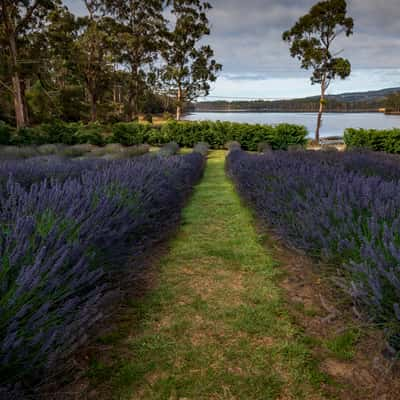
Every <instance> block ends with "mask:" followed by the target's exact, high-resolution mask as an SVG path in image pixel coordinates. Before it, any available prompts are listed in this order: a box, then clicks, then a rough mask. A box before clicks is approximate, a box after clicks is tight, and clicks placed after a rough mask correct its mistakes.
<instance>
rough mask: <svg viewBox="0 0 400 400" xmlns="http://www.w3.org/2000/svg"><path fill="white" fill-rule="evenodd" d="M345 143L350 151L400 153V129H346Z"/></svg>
mask: <svg viewBox="0 0 400 400" xmlns="http://www.w3.org/2000/svg"><path fill="white" fill-rule="evenodd" d="M344 142H345V143H346V145H347V147H348V148H350V149H368V150H372V151H385V152H387V153H395V154H399V153H400V129H397V128H395V129H388V130H376V129H353V128H351V129H346V130H345V132H344Z"/></svg>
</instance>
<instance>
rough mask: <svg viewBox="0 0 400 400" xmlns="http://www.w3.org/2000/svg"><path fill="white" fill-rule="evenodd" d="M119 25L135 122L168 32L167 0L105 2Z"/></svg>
mask: <svg viewBox="0 0 400 400" xmlns="http://www.w3.org/2000/svg"><path fill="white" fill-rule="evenodd" d="M104 4H105V8H106V10H107V12H108V13H110V14H111V15H113V16H114V17H115V18H116V23H117V24H118V29H117V32H118V33H117V37H118V41H117V43H116V50H117V51H118V57H117V61H118V63H119V64H122V65H123V66H124V67H126V69H127V70H128V71H129V75H128V76H129V81H128V102H127V103H128V114H129V118H131V119H135V118H136V117H137V115H138V112H139V103H140V100H139V99H140V98H141V97H143V95H144V93H145V91H146V89H147V87H148V84H149V77H150V76H151V72H152V69H153V68H154V64H155V62H156V60H157V58H158V54H159V50H160V47H161V45H162V44H161V43H162V38H163V35H164V32H165V29H166V21H165V19H164V16H163V10H164V4H165V2H164V0H146V1H143V0H128V1H126V0H105V1H104Z"/></svg>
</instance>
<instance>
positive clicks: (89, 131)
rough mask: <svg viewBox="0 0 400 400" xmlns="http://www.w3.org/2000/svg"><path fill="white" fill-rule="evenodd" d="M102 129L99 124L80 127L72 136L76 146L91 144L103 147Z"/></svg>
mask: <svg viewBox="0 0 400 400" xmlns="http://www.w3.org/2000/svg"><path fill="white" fill-rule="evenodd" d="M103 131H104V127H103V126H101V125H99V124H89V125H86V126H82V127H80V128H79V129H78V130H77V131H76V132H75V135H74V142H75V143H76V144H93V145H95V146H103V145H104V144H105V140H104V137H103Z"/></svg>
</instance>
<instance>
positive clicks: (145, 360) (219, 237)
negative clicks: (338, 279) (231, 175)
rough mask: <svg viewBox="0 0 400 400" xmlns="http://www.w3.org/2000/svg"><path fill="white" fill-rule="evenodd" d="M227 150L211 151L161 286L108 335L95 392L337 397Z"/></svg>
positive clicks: (198, 397) (168, 399)
mask: <svg viewBox="0 0 400 400" xmlns="http://www.w3.org/2000/svg"><path fill="white" fill-rule="evenodd" d="M225 155H226V153H225V152H223V151H214V152H212V153H211V155H210V159H209V161H208V166H207V169H206V172H205V177H204V179H203V181H202V182H201V183H200V184H199V185H198V187H197V189H196V190H195V193H194V195H193V198H192V200H191V202H190V203H189V205H188V206H187V207H186V209H185V210H184V214H183V224H182V227H181V229H180V232H179V233H178V235H177V236H176V237H175V239H173V240H172V242H171V245H170V251H169V252H168V254H167V255H166V256H164V257H163V258H162V260H161V268H160V269H161V271H160V276H159V278H158V279H159V282H158V284H157V287H156V288H154V289H153V290H152V291H151V293H149V294H148V295H147V296H146V297H145V298H144V299H141V300H139V301H137V302H135V303H133V304H131V305H130V307H129V310H128V312H127V315H126V316H125V320H124V321H123V322H121V324H120V326H119V327H118V329H116V331H115V332H114V333H111V334H108V335H107V336H103V337H102V338H101V339H100V340H101V342H102V343H103V345H104V346H106V347H107V352H106V353H107V356H106V357H104V356H103V355H101V354H99V355H97V356H96V357H95V358H93V360H92V362H91V368H90V372H89V377H90V379H91V384H92V387H97V389H95V390H94V393H95V395H94V398H96V399H98V398H107V399H130V400H133V399H135V400H136V399H151V400H157V399H160V400H161V399H165V400H175V399H176V400H178V399H181V400H184V399H185V400H189V399H190V400H203V399H204V400H212V399H215V400H217V399H218V400H222V399H249V400H257V399H260V400H261V399H262V400H269V399H280V400H284V399H296V400H300V399H307V400H312V399H325V398H332V397H329V395H328V394H327V389H329V388H331V387H332V384H333V383H332V382H330V379H329V378H328V377H327V376H326V375H325V374H324V373H322V372H321V371H320V368H319V363H318V361H317V360H316V359H315V357H314V356H313V353H312V348H313V342H312V339H311V338H309V337H307V336H306V335H305V334H304V333H303V332H301V330H300V328H299V327H298V326H297V325H296V324H295V323H294V322H293V320H292V317H291V316H290V313H289V312H288V311H287V307H286V306H285V301H284V299H283V295H282V293H281V289H280V288H279V286H278V282H279V279H280V276H279V275H280V272H279V269H278V268H277V266H276V265H275V263H274V261H273V260H272V258H271V257H270V256H269V255H268V254H267V252H266V250H265V247H264V245H263V238H262V237H260V236H259V235H258V234H257V232H256V230H255V228H254V224H253V217H252V215H251V213H250V211H249V210H248V209H247V208H246V207H244V206H243V205H242V204H241V203H240V200H239V198H238V196H237V194H236V193H235V191H234V188H233V186H232V184H231V183H230V181H229V180H228V179H227V178H226V177H225V172H224V158H225ZM96 385H97V386H96ZM329 391H330V392H331V390H329ZM102 394H104V396H103V395H102Z"/></svg>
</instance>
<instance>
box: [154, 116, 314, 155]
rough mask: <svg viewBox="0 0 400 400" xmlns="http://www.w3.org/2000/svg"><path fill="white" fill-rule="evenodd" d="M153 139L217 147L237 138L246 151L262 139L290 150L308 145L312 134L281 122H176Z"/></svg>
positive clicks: (253, 147)
mask: <svg viewBox="0 0 400 400" xmlns="http://www.w3.org/2000/svg"><path fill="white" fill-rule="evenodd" d="M153 135H155V136H153V137H151V138H150V140H152V141H153V142H154V143H150V142H149V143H150V144H158V143H155V141H158V142H159V143H167V142H171V141H173V142H176V143H178V144H179V145H180V146H182V147H193V146H194V145H195V144H196V143H198V142H206V143H209V144H210V147H211V148H213V149H218V148H223V147H224V145H225V143H227V142H230V141H237V142H239V143H240V144H241V146H242V148H243V149H244V150H250V151H257V145H258V143H260V142H268V143H269V144H270V145H271V147H272V148H273V149H274V150H286V149H287V148H288V146H289V145H291V144H300V145H305V144H306V138H307V135H308V132H307V129H306V128H305V127H304V126H299V125H290V124H280V125H276V126H271V125H259V124H257V125H251V124H239V123H233V122H221V121H217V122H211V121H204V122H176V121H171V122H168V123H166V124H165V125H163V126H162V128H161V130H160V132H159V133H158V134H155V133H153Z"/></svg>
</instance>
